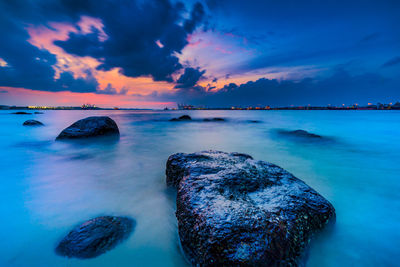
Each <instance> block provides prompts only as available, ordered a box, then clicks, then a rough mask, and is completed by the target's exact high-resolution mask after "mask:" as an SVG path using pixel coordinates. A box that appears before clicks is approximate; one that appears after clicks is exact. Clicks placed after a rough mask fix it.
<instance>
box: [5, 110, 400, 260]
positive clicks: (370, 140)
mask: <svg viewBox="0 0 400 267" xmlns="http://www.w3.org/2000/svg"><path fill="white" fill-rule="evenodd" d="M182 114H189V115H190V116H192V118H194V119H195V120H194V121H190V122H170V121H168V120H169V119H171V118H173V117H178V116H180V115H182ZM94 115H107V116H110V117H111V118H112V119H114V120H115V121H116V122H117V124H118V126H119V128H120V132H121V136H120V139H119V140H114V141H106V140H103V141H101V142H91V143H88V142H72V143H71V142H58V141H57V142H55V141H54V139H55V137H56V136H57V135H58V133H59V132H60V131H61V130H62V129H63V128H65V127H67V126H69V125H70V124H71V123H73V122H74V121H76V120H78V119H82V118H84V117H88V116H94ZM213 117H221V118H225V119H226V121H224V122H203V121H202V119H203V118H213ZM27 119H38V120H40V121H42V122H43V123H44V124H45V126H44V127H24V126H22V123H23V122H24V121H25V120H27ZM0 123H1V127H0V151H1V152H0V153H1V160H0V197H1V200H0V214H1V220H0V227H1V230H0V266H188V264H187V263H186V261H185V259H184V257H183V255H182V253H181V251H180V246H179V238H178V233H177V222H176V218H175V214H174V212H175V192H174V190H173V189H169V188H167V187H166V184H165V163H166V160H167V158H168V156H169V155H171V154H173V153H176V152H194V151H199V150H209V149H214V150H223V151H228V152H233V151H237V152H244V153H247V154H250V155H252V156H253V157H254V158H255V159H260V160H266V161H269V162H272V163H275V164H277V165H279V166H281V167H283V168H284V169H286V170H288V171H290V172H291V173H293V174H294V175H295V176H297V177H299V178H300V179H302V180H304V181H305V182H306V183H307V184H309V185H310V186H311V187H313V188H314V189H316V190H317V191H318V192H319V193H321V194H322V195H323V196H324V197H325V198H327V199H328V200H329V201H331V203H332V204H333V205H334V207H335V208H336V213H337V220H336V224H335V225H334V226H333V227H332V228H330V229H326V230H325V231H323V232H322V233H320V234H319V235H318V236H317V237H316V238H315V239H314V240H313V241H312V245H311V247H310V249H309V251H308V252H307V255H308V260H307V266H377V265H380V266H382V265H384V266H396V265H397V266H398V264H399V260H400V180H399V179H400V154H399V151H400V142H399V141H400V134H399V133H400V112H399V111H187V112H183V111H45V112H44V114H38V115H13V114H10V111H1V112H0ZM296 129H304V130H307V131H309V132H312V133H316V134H319V135H322V136H324V137H326V139H324V140H325V141H308V140H304V138H290V137H288V136H285V135H280V134H279V130H296ZM99 215H117V216H119V215H122V216H130V217H133V218H135V219H136V222H137V225H136V228H135V230H134V232H133V233H132V234H131V236H130V237H129V239H127V240H126V241H125V242H123V243H122V244H120V245H119V246H117V247H116V248H115V249H113V250H111V251H109V252H107V253H105V254H103V255H101V256H99V257H97V258H94V259H89V260H80V259H68V258H64V257H60V256H58V255H56V254H55V252H54V248H55V246H56V245H57V242H58V241H60V239H62V238H63V237H64V236H65V235H66V234H67V233H68V232H69V231H70V230H71V229H72V228H73V227H74V226H76V225H77V224H79V223H82V222H84V221H86V220H88V219H91V218H94V217H96V216H99Z"/></svg>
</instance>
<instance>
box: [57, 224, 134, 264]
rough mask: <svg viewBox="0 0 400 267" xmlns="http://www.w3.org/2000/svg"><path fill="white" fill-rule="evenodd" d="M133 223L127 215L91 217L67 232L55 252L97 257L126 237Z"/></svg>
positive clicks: (76, 256)
mask: <svg viewBox="0 0 400 267" xmlns="http://www.w3.org/2000/svg"><path fill="white" fill-rule="evenodd" d="M135 224H136V222H135V220H134V219H131V218H127V217H113V216H102V217H97V218H94V219H91V220H89V221H86V222H84V223H83V224H81V225H79V226H78V227H76V228H75V229H73V230H72V231H71V232H69V234H68V235H67V236H66V237H64V238H63V240H61V242H60V243H59V244H58V246H57V247H56V253H57V254H59V255H61V256H66V257H75V258H81V259H87V258H94V257H97V256H99V255H101V254H103V253H105V252H107V251H108V250H111V249H112V248H114V247H115V246H116V245H118V244H119V243H121V242H122V241H124V240H125V239H127V238H128V237H129V235H130V233H131V232H132V230H133V228H134V227H135Z"/></svg>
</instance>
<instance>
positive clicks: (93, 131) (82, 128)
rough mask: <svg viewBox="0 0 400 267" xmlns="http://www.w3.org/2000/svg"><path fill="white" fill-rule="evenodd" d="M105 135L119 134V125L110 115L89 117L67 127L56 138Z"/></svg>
mask: <svg viewBox="0 0 400 267" xmlns="http://www.w3.org/2000/svg"><path fill="white" fill-rule="evenodd" d="M104 135H119V130H118V126H117V124H116V123H115V121H113V120H112V119H111V118H109V117H88V118H85V119H82V120H79V121H77V122H75V123H74V124H72V125H71V126H69V127H68V128H65V129H64V130H63V131H62V132H61V133H60V134H59V135H58V136H57V138H56V140H60V139H77V138H87V137H96V136H104Z"/></svg>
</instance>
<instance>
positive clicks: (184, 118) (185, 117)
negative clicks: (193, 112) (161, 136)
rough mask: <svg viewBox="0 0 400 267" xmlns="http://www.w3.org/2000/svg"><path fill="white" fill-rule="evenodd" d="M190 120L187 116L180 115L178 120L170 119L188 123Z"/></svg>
mask: <svg viewBox="0 0 400 267" xmlns="http://www.w3.org/2000/svg"><path fill="white" fill-rule="evenodd" d="M190 120H192V118H191V117H190V116H189V115H182V116H180V117H179V118H173V119H170V121H190Z"/></svg>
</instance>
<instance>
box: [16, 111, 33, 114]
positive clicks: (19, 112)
mask: <svg viewBox="0 0 400 267" xmlns="http://www.w3.org/2000/svg"><path fill="white" fill-rule="evenodd" d="M11 114H16V115H29V114H32V113H30V112H25V111H17V112H13V113H11Z"/></svg>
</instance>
